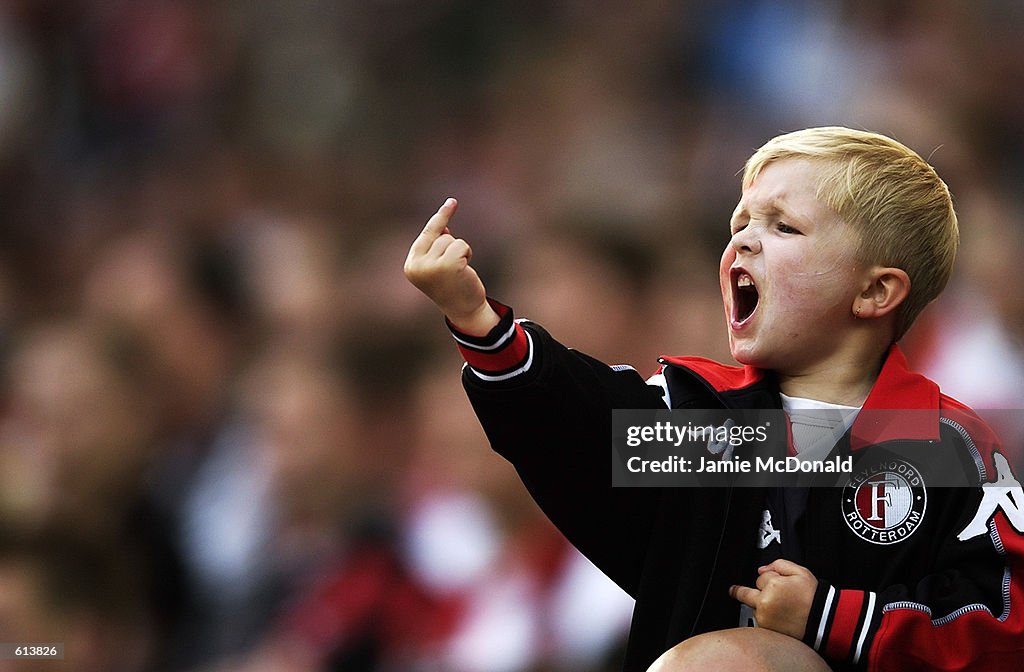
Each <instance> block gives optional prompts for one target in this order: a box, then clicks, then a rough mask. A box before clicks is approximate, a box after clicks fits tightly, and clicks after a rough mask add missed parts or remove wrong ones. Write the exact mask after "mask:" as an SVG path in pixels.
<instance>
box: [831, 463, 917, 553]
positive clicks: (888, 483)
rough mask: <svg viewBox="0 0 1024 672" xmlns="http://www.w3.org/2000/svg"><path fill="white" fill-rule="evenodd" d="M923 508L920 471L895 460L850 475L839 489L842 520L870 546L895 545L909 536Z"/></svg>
mask: <svg viewBox="0 0 1024 672" xmlns="http://www.w3.org/2000/svg"><path fill="white" fill-rule="evenodd" d="M927 506H928V493H927V492H926V491H925V487H924V478H922V476H921V472H920V471H918V470H917V468H916V467H914V466H913V465H912V464H910V463H909V462H905V461H903V460H899V459H895V458H893V459H888V460H885V461H883V462H878V463H876V464H874V465H872V466H870V467H868V468H867V469H863V470H861V471H859V472H858V473H856V474H854V476H853V477H852V478H851V479H850V482H849V483H848V484H847V486H846V488H845V489H844V490H843V519H844V520H845V521H846V524H847V525H848V526H849V527H850V529H851V530H852V531H853V533H854V534H856V535H857V536H859V537H860V538H861V539H864V540H865V541H870V542H871V543H873V544H883V545H889V544H895V543H898V542H900V541H903V540H904V539H906V538H907V537H909V536H910V535H912V534H913V533H914V530H916V529H917V528H918V527H919V526H920V525H921V521H922V520H924V513H925V509H926V508H927Z"/></svg>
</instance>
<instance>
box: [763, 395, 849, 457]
mask: <svg viewBox="0 0 1024 672" xmlns="http://www.w3.org/2000/svg"><path fill="white" fill-rule="evenodd" d="M780 396H781V397H782V408H783V410H785V411H786V413H787V414H789V419H790V423H791V424H792V426H793V447H794V448H795V449H796V452H797V455H798V456H799V457H800V458H801V459H804V460H822V459H825V457H827V456H828V454H829V452H830V451H831V450H832V448H833V447H834V446H835V445H836V442H838V441H839V439H841V438H842V437H843V435H844V434H846V432H847V430H849V429H850V426H851V425H853V421H854V420H855V419H856V418H857V414H858V413H859V412H860V407H859V406H844V405H842V404H832V403H829V402H827V401H818V400H817V399H806V398H804V397H790V396H787V395H785V394H780Z"/></svg>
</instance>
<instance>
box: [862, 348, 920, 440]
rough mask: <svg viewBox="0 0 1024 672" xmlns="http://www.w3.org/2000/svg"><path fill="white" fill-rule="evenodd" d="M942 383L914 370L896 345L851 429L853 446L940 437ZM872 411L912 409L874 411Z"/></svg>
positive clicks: (891, 349)
mask: <svg viewBox="0 0 1024 672" xmlns="http://www.w3.org/2000/svg"><path fill="white" fill-rule="evenodd" d="M939 403H940V394H939V386H938V385H936V384H935V383H934V382H932V381H931V380H929V379H928V378H925V377H924V376H922V375H921V374H920V373H917V372H915V371H911V370H910V368H909V367H908V366H907V358H906V357H905V356H904V355H903V351H902V350H900V348H899V346H897V345H893V346H891V347H890V348H889V353H888V355H887V356H886V358H885V363H884V364H882V370H881V371H880V372H879V374H878V380H876V381H875V384H874V385H873V386H872V387H871V392H869V393H868V398H867V399H865V400H864V406H863V407H861V412H860V413H859V414H858V415H857V419H856V420H854V422H853V427H852V428H851V430H850V447H851V448H852V449H853V450H859V449H861V448H864V447H865V446H869V445H873V444H876V443H882V442H883V441H893V440H896V439H916V440H921V441H937V440H938V439H939ZM872 411H910V412H909V413H900V414H898V415H897V414H896V413H873V412H872Z"/></svg>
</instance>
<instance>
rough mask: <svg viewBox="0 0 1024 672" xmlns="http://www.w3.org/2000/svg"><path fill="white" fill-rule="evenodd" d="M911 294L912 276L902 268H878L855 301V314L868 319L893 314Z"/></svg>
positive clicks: (872, 270) (871, 272)
mask: <svg viewBox="0 0 1024 672" xmlns="http://www.w3.org/2000/svg"><path fill="white" fill-rule="evenodd" d="M909 293H910V276H909V275H907V272H906V271H904V270H903V269H902V268H890V267H882V266H876V267H875V268H873V269H871V271H870V273H869V275H868V278H867V284H866V286H865V287H864V290H863V291H862V292H861V293H860V295H858V296H857V298H856V299H854V301H853V314H854V315H856V316H857V317H859V318H862V319H867V318H873V317H883V316H885V315H889V314H892V313H893V311H895V310H896V309H897V308H899V307H900V306H901V305H902V304H903V301H904V300H905V299H906V298H907V295H908V294H909Z"/></svg>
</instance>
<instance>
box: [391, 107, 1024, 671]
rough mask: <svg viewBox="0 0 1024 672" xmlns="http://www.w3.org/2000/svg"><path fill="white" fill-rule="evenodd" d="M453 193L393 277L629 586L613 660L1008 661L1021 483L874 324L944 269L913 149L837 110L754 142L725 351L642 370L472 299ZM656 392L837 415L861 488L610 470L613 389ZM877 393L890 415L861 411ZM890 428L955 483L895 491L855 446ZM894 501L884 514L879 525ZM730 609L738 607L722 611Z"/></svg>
mask: <svg viewBox="0 0 1024 672" xmlns="http://www.w3.org/2000/svg"><path fill="white" fill-rule="evenodd" d="M456 207H457V204H456V202H455V201H454V200H453V199H448V200H447V201H446V202H445V203H444V205H442V206H441V208H440V209H439V210H438V212H437V213H436V214H435V215H434V216H433V217H431V218H430V220H429V221H428V222H427V225H426V227H425V229H424V230H423V232H422V233H421V234H420V235H419V237H418V238H417V239H416V240H415V241H414V242H413V244H412V247H411V249H410V251H409V256H408V258H407V261H406V265H405V273H406V276H407V277H408V279H409V280H410V281H411V282H412V283H413V284H414V285H415V286H416V287H418V288H419V289H420V290H421V291H423V292H424V293H425V294H426V295H427V296H428V297H429V298H430V299H431V300H433V301H434V303H435V304H436V305H437V306H438V307H439V308H440V309H441V311H442V313H444V315H445V316H446V318H447V321H448V324H449V327H450V328H451V330H452V332H453V335H454V336H455V339H456V342H457V345H458V347H459V349H460V351H461V352H462V354H463V356H464V358H465V359H466V362H467V366H466V367H465V368H464V373H463V382H464V385H465V387H466V389H467V392H468V394H469V397H470V400H471V402H472V404H473V406H474V409H475V410H476V413H477V415H478V417H479V418H480V420H481V423H482V424H483V427H484V429H485V431H486V433H487V435H488V438H489V440H490V442H491V445H492V446H493V448H494V449H495V450H496V451H497V452H498V453H500V454H501V455H503V456H505V457H506V458H507V459H509V460H510V461H511V462H512V463H513V464H514V465H515V466H516V469H517V470H518V472H519V474H520V476H521V477H522V479H523V482H524V483H525V484H526V486H527V488H528V489H529V490H530V492H531V494H532V495H533V497H534V498H535V499H536V500H537V502H538V503H539V504H540V506H541V507H542V508H543V509H544V511H545V512H546V513H547V515H548V516H549V517H550V518H551V519H552V521H553V522H554V523H555V524H556V525H557V526H558V527H559V528H560V529H561V530H562V531H563V533H565V534H566V536H567V537H568V538H569V540H570V541H572V542H573V543H574V544H575V545H576V546H577V547H578V548H579V549H580V550H581V551H582V552H583V553H584V554H585V555H586V556H587V557H589V558H590V559H591V560H592V561H593V562H594V563H595V564H596V565H597V566H598V567H599V568H601V569H602V570H603V571H604V572H605V573H606V574H608V575H609V576H610V577H611V578H612V579H613V580H615V581H616V582H617V583H618V584H619V585H620V586H621V587H622V588H623V589H624V590H626V591H627V592H628V593H629V594H630V595H632V596H633V597H635V598H636V609H635V612H634V619H633V626H632V629H631V633H630V641H629V645H628V648H627V653H626V661H625V669H626V670H628V671H630V672H632V671H634V670H637V671H642V670H646V669H650V670H652V671H653V670H658V671H659V672H669V671H671V670H677V669H690V668H692V667H694V666H697V665H702V664H704V663H707V662H709V661H710V662H711V663H713V667H708V668H706V669H780V670H796V669H827V668H828V667H831V668H833V669H846V668H850V669H863V668H868V669H872V670H883V669H894V670H895V669H899V670H907V669H985V670H996V669H1017V666H1019V664H1020V663H1019V660H1020V658H1019V656H1020V654H1021V653H1022V652H1024V636H1022V634H1024V579H1022V577H1024V567H1022V566H1021V561H1022V558H1024V538H1022V537H1021V533H1022V531H1024V516H1022V515H1021V509H1020V508H1019V507H1024V494H1021V489H1020V485H1019V483H1017V481H1016V479H1015V477H1014V476H1013V475H1012V473H1010V471H1009V466H1008V463H1007V462H1006V460H1005V459H1004V458H1003V457H1002V455H1001V454H1000V453H999V448H998V444H997V442H996V440H995V438H994V437H993V436H992V435H991V432H990V430H989V429H988V428H987V427H986V426H985V425H984V423H982V422H981V421H980V420H979V419H978V418H977V416H975V415H974V414H973V413H972V412H971V411H970V409H968V408H966V407H965V406H963V405H962V404H959V403H958V402H956V401H954V400H952V399H950V398H948V397H946V396H944V395H941V393H940V392H939V389H938V387H937V386H936V385H935V384H934V383H933V382H931V381H930V380H928V379H926V378H924V377H923V376H921V375H919V374H917V373H914V372H912V371H910V370H909V369H908V368H907V365H906V360H905V359H904V357H903V355H902V353H901V352H900V350H899V348H898V347H897V346H896V345H895V344H896V342H897V341H898V340H899V339H900V337H901V336H902V335H903V334H904V333H905V332H906V330H907V329H908V328H909V327H910V326H911V324H912V323H913V321H914V319H915V318H916V317H917V315H918V314H919V313H920V311H921V310H922V309H923V308H924V307H925V306H926V305H927V304H928V303H929V302H931V301H932V300H933V299H935V298H936V297H937V296H938V295H939V293H940V292H941V291H942V289H943V288H944V286H945V284H946V281H947V279H948V278H949V274H950V271H951V268H952V263H953V259H954V257H955V254H956V249H957V243H958V230H957V220H956V214H955V212H954V209H953V205H952V200H951V198H950V194H949V191H948V189H947V188H946V185H945V184H944V183H943V182H942V180H941V179H940V178H939V177H938V175H937V174H936V173H935V171H934V170H933V169H932V168H931V166H929V165H928V164H927V163H926V162H925V161H923V160H922V159H921V158H920V157H919V156H918V155H917V154H915V153H914V152H912V151H911V150H909V149H908V148H906V147H904V146H903V145H901V144H899V143H897V142H895V141H893V140H891V139H889V138H886V137H884V136H880V135H877V134H873V133H866V132H862V131H855V130H850V129H846V128H839V127H828V128H812V129H807V130H803V131H797V132H794V133H789V134H785V135H781V136H779V137H776V138H774V139H772V140H771V141H769V142H768V143H767V144H765V145H764V146H763V147H761V148H760V149H759V150H758V151H757V152H756V153H755V154H754V155H753V156H752V157H751V158H750V160H749V161H748V162H747V166H746V170H745V173H744V176H743V192H742V197H741V199H740V201H739V204H738V205H737V207H736V209H735V211H734V212H733V215H732V219H731V223H730V227H731V232H732V239H731V241H730V243H729V244H728V246H727V247H726V249H725V251H724V253H723V255H722V261H721V266H720V271H719V280H720V284H721V290H722V299H723V302H724V305H725V314H726V323H727V329H728V336H729V344H730V348H731V352H732V355H733V357H734V358H735V359H736V360H737V361H738V362H739V363H740V364H741V365H742V366H741V367H731V366H725V365H722V364H718V363H716V362H711V361H709V360H705V359H701V358H695V357H676V358H665V359H663V360H662V367H661V369H660V370H659V372H658V374H656V375H655V376H654V377H653V378H652V379H651V380H650V381H646V382H645V381H644V380H643V379H642V378H641V377H640V376H639V375H638V374H637V373H636V371H634V370H632V369H630V368H626V367H609V366H607V365H605V364H602V363H601V362H598V361H596V360H594V359H593V358H590V357H588V356H587V355H585V354H582V353H579V352H576V351H572V350H569V349H567V348H565V347H564V346H562V345H561V344H560V343H558V342H557V341H555V340H554V339H553V338H551V336H550V335H548V334H547V333H546V332H545V331H544V330H543V329H542V328H541V327H539V326H538V325H535V324H532V323H529V322H525V321H515V320H514V319H513V316H512V311H511V309H509V308H508V307H506V306H503V305H502V304H500V303H497V302H496V301H493V300H490V299H488V298H487V295H486V291H485V289H484V285H483V283H482V282H481V280H480V278H479V277H478V276H477V274H476V272H475V271H474V269H473V268H472V266H470V265H469V261H470V257H471V254H472V253H471V250H470V247H469V245H468V244H467V243H466V242H465V241H463V240H461V239H458V238H455V237H454V236H453V235H452V234H451V232H450V230H449V229H448V224H449V221H450V219H451V217H452V215H453V213H454V212H455V209H456ZM595 328H600V326H599V316H595ZM666 405H667V406H668V407H669V408H674V409H685V408H697V409H702V408H703V409H714V408H736V409H744V408H784V409H785V410H787V411H788V412H791V413H797V414H798V413H799V411H800V410H801V409H805V408H814V409H817V408H825V409H829V410H833V411H836V412H839V413H840V414H842V415H841V416H840V417H841V418H842V420H840V421H837V424H836V426H835V427H832V428H831V429H834V430H836V431H837V433H836V436H838V437H841V438H839V439H838V441H837V442H834V444H835V445H834V447H831V446H832V442H830V443H829V446H830V447H831V454H832V455H837V454H838V455H845V456H849V455H852V456H853V457H854V460H855V461H856V462H855V464H856V468H857V469H859V470H861V471H865V470H867V472H866V473H870V474H871V478H870V479H868V480H867V481H865V483H864V484H863V487H865V488H870V489H871V490H870V493H868V491H867V490H865V491H864V492H861V491H860V490H857V491H854V490H851V487H847V488H836V487H833V488H803V489H799V488H792V489H790V488H786V489H783V488H774V489H772V488H762V489H754V488H737V489H726V488H709V489H695V488H664V489H659V488H612V487H611V478H610V472H609V470H608V447H609V446H610V442H611V435H612V434H611V410H612V409H620V408H621V409H629V408H665V407H666ZM885 409H891V410H893V411H905V412H908V413H907V417H908V420H907V422H905V423H899V422H898V423H891V424H890V425H889V426H887V427H886V428H884V429H879V427H878V426H877V425H876V424H873V423H871V422H870V421H869V420H868V419H866V418H868V417H869V416H870V413H872V412H874V411H877V410H885ZM793 417H794V418H795V417H796V415H794V416H793ZM922 418H924V419H923V420H922ZM799 434H800V433H799V431H798V429H797V426H796V421H795V420H794V425H793V436H794V437H798V435H799ZM892 446H901V447H907V446H909V447H912V448H915V449H920V448H921V447H922V446H926V447H928V450H934V451H936V452H935V455H937V456H939V455H942V456H952V458H953V459H954V460H957V459H958V460H960V462H961V463H963V464H965V465H968V466H969V468H970V470H971V471H976V473H973V474H972V475H971V476H972V479H973V482H974V483H975V485H974V486H973V487H964V488H934V487H932V488H929V487H928V484H927V483H919V484H918V485H920V487H919V488H918V489H915V490H913V493H914V494H915V498H914V499H913V501H910V500H908V501H907V502H903V500H900V501H898V502H897V501H896V499H895V494H894V493H896V492H897V491H896V490H887V489H886V488H888V487H890V485H892V487H896V485H898V484H899V483H898V482H897V481H898V478H899V477H898V474H896V473H895V472H893V473H889V472H887V471H886V469H887V468H890V467H891V465H892V463H891V462H889V463H882V462H878V463H877V464H875V463H872V460H873V459H875V458H873V457H872V455H874V453H873V452H872V449H874V448H876V447H881V448H887V447H892ZM793 450H795V451H796V452H800V451H801V450H802V447H801V445H800V439H798V438H794V443H793ZM826 452H828V451H826ZM886 464H889V465H890V467H886ZM872 470H874V471H872ZM997 481H998V484H999V486H1000V487H998V488H992V487H988V488H981V487H980V484H982V483H986V482H997ZM904 483H905V482H904ZM893 484H895V485H893ZM899 492H902V493H906V492H910V490H909V489H908V488H907V487H904V488H903V490H901V491H899ZM858 493H860V494H858ZM869 494H870V497H869V496H868V495H869ZM899 507H903V508H899ZM897 509H899V512H902V514H906V515H903V518H902V520H901V523H900V524H901V527H899V528H898V529H899V535H897V534H896V530H897V528H896V527H895V523H894V526H893V527H891V528H889V527H886V526H887V525H889V518H888V516H889V514H890V513H893V512H894V511H897ZM883 514H884V515H883ZM894 515H895V514H894ZM879 521H881V522H879ZM766 524H767V525H768V527H767V528H766V527H765V525H766ZM766 529H767V530H768V531H769V532H771V534H765V530H766ZM886 530H890V531H891V533H890V534H888V535H886V534H885V532H886ZM759 532H760V534H759ZM880 535H881V536H880ZM751 612H752V616H753V618H754V619H756V624H757V625H758V626H759V627H757V628H744V627H737V626H738V625H740V624H741V623H746V622H747V621H746V619H745V616H744V614H750V613H751ZM652 663H653V665H652Z"/></svg>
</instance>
